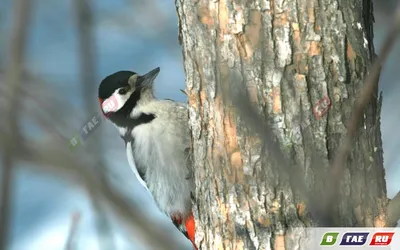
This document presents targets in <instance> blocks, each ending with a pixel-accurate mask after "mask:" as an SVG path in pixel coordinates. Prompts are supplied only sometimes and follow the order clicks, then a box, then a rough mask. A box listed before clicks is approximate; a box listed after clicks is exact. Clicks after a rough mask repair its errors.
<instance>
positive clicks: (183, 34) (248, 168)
mask: <svg viewBox="0 0 400 250" xmlns="http://www.w3.org/2000/svg"><path fill="white" fill-rule="evenodd" d="M176 5H177V12H178V17H179V22H180V41H181V43H182V46H183V55H184V60H185V72H186V82H187V94H188V98H189V109H190V112H189V116H190V125H191V129H192V137H193V149H192V150H193V154H194V155H193V159H194V169H195V171H194V172H195V173H194V174H195V178H196V208H195V216H196V221H197V225H196V226H197V231H198V234H197V238H196V241H197V244H198V246H199V247H200V248H201V249H270V248H273V249H278V248H279V249H283V248H280V246H281V245H282V244H283V243H284V240H283V237H282V236H280V235H287V234H288V233H289V234H290V232H291V231H292V230H294V228H295V227H296V228H297V229H298V230H301V228H302V227H304V226H307V225H312V224H313V220H312V219H311V218H310V216H309V214H308V213H307V211H309V210H310V209H307V207H305V205H304V202H303V200H302V199H301V198H300V196H299V195H298V194H297V193H298V192H297V191H298V190H296V189H295V188H293V183H291V182H290V181H289V178H288V176H287V174H286V175H285V174H282V171H279V168H281V166H279V165H278V164H276V163H275V162H276V161H274V160H273V159H274V157H275V156H274V155H271V152H268V151H266V150H265V145H264V142H263V141H262V140H260V139H259V138H258V137H256V136H254V135H253V134H251V133H250V131H249V129H248V124H246V121H244V120H243V119H241V117H240V116H237V115H235V113H234V112H233V109H232V107H231V106H232V105H231V103H229V102H227V101H226V100H227V99H225V98H223V96H222V93H225V92H229V89H231V88H232V77H231V75H232V74H234V75H236V76H237V77H235V78H234V80H233V81H238V82H239V84H240V85H241V86H242V88H243V89H246V90H247V93H248V96H249V98H250V99H251V102H252V103H255V104H256V106H257V107H258V111H259V113H260V114H261V115H262V117H264V119H265V121H266V122H267V121H268V122H269V123H270V125H271V126H272V127H273V132H274V133H275V135H276V137H277V138H278V141H279V144H280V145H281V150H282V151H283V152H284V154H285V155H286V156H287V157H288V158H290V159H291V161H293V163H294V164H296V166H299V167H301V168H302V169H301V171H302V173H303V174H304V178H305V179H306V182H307V186H308V187H309V188H310V189H311V190H313V192H312V195H313V196H315V197H323V196H324V191H326V190H327V188H328V187H327V186H326V185H325V183H326V182H325V179H324V178H322V175H323V174H326V173H327V171H328V170H329V166H330V161H331V160H332V158H333V156H334V154H335V152H336V150H337V148H338V146H339V143H340V141H341V138H342V137H343V136H344V134H345V132H346V124H347V122H348V119H349V117H350V113H351V108H352V107H353V103H354V101H355V98H356V96H357V91H358V90H359V89H360V87H361V86H362V81H363V79H364V77H365V74H366V73H367V67H369V66H370V62H371V61H372V59H373V58H374V49H373V43H372V38H373V35H372V3H371V1H369V0H357V1H340V0H339V1H337V0H318V1H317V0H309V1H306V0H303V1H300V0H298V1H296V0H286V1H282V0H271V1H267V0H248V1H244V0H219V1H211V0H199V1H189V0H186V1H185V0H176ZM222 90H223V91H222ZM377 92H378V90H376V91H375V96H374V98H372V101H371V104H370V105H369V106H368V108H367V110H366V112H365V114H364V120H363V121H362V124H361V125H360V128H359V131H358V135H357V138H356V140H355V141H354V144H353V150H352V153H351V155H350V157H349V159H348V161H347V166H346V170H345V174H344V178H343V180H341V181H342V182H341V188H340V191H339V193H340V201H339V202H338V203H337V204H336V206H335V207H334V209H333V218H334V224H335V226H376V225H378V223H379V218H378V215H379V214H380V213H381V212H382V211H383V209H384V207H385V205H386V203H387V199H386V187H385V179H384V169H383V158H382V141H381V133H380V103H381V100H378V97H377ZM326 96H327V97H329V99H325V100H330V103H331V107H330V109H329V111H328V113H327V114H325V115H323V116H322V117H321V118H319V119H317V117H316V116H315V115H314V113H313V107H314V105H316V104H317V103H318V101H319V100H321V99H323V98H324V97H326ZM316 161H317V162H318V164H315V162H316ZM285 244H286V249H295V246H294V245H291V244H299V243H298V241H296V240H295V239H293V238H292V239H291V238H290V237H286V242H285Z"/></svg>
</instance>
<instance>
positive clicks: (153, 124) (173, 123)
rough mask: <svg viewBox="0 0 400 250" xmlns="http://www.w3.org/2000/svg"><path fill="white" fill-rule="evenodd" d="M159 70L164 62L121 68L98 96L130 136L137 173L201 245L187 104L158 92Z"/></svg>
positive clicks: (129, 146) (108, 115)
mask: <svg viewBox="0 0 400 250" xmlns="http://www.w3.org/2000/svg"><path fill="white" fill-rule="evenodd" d="M159 72H160V68H159V67H158V68H155V69H153V70H151V71H150V72H148V73H146V74H144V75H139V74H137V73H135V72H133V71H118V72H116V73H114V74H111V75H109V76H107V77H106V78H104V79H103V80H102V81H101V83H100V86H99V90H98V98H99V102H100V107H101V111H102V112H103V114H104V116H105V117H106V118H107V119H108V120H109V121H111V122H112V123H113V124H114V126H115V127H116V128H117V129H118V131H119V134H120V136H121V138H122V139H123V140H124V142H125V149H126V154H127V157H128V162H129V165H130V167H131V168H132V170H133V172H134V174H135V175H136V177H137V179H138V180H139V182H140V183H141V184H142V185H143V186H144V187H145V188H146V189H147V190H148V191H150V193H151V194H152V196H153V199H154V200H155V202H156V204H157V206H158V208H159V209H160V210H161V211H162V212H163V213H165V214H166V215H167V216H169V217H170V218H171V220H172V222H173V223H174V225H175V226H176V227H177V228H178V229H179V230H180V231H181V232H182V233H183V234H185V236H186V237H187V238H188V239H189V240H190V241H191V242H192V243H193V246H194V248H195V249H197V248H196V246H195V243H194V237H195V222H194V217H193V214H192V199H193V192H194V181H193V177H192V171H191V165H190V157H189V145H190V132H189V128H188V112H187V107H186V105H185V104H183V103H179V102H175V101H172V100H159V99H157V98H155V96H154V91H153V83H154V80H155V78H156V77H157V75H158V73H159Z"/></svg>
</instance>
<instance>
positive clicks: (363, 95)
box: [323, 1, 400, 213]
mask: <svg viewBox="0 0 400 250" xmlns="http://www.w3.org/2000/svg"><path fill="white" fill-rule="evenodd" d="M392 24H393V26H392V27H391V29H390V30H389V32H388V34H387V36H386V39H385V40H384V43H383V46H382V50H381V53H380V55H379V57H377V59H376V60H375V62H374V63H373V65H372V67H371V69H370V72H369V75H368V76H367V77H366V78H365V80H364V86H363V87H362V88H361V90H360V96H359V98H358V99H357V100H356V102H355V106H354V108H353V111H352V116H351V118H350V121H349V123H348V126H347V134H346V136H345V137H344V139H343V141H342V143H341V145H340V147H339V149H338V152H337V154H336V157H335V158H334V160H333V163H332V167H331V169H332V170H331V171H330V173H329V176H328V177H327V178H326V180H327V181H328V183H329V185H328V187H329V189H328V190H327V194H326V196H325V200H324V202H323V211H326V212H327V213H329V212H330V211H331V209H330V208H332V207H333V205H334V204H335V203H337V198H338V190H339V185H340V183H341V179H342V177H343V173H344V170H345V162H346V160H347V158H348V155H349V153H350V151H351V145H352V144H353V143H352V142H353V139H354V137H355V136H356V132H357V129H358V125H359V123H360V120H361V118H362V116H363V114H364V110H365V108H366V107H367V105H368V103H369V102H370V100H371V97H372V95H373V91H374V89H376V86H377V85H378V81H379V74H380V69H381V66H382V65H383V64H384V62H385V61H386V59H387V57H388V56H389V53H390V51H391V49H392V47H393V44H394V43H395V41H396V38H397V35H398V34H399V31H400V1H399V4H398V7H397V9H396V12H395V13H394V17H393V22H392Z"/></svg>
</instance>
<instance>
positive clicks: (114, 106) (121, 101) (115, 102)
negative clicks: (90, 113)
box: [101, 89, 132, 114]
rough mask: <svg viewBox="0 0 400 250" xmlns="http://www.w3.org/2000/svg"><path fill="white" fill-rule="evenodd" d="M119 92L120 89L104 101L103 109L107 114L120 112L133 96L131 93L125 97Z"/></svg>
mask: <svg viewBox="0 0 400 250" xmlns="http://www.w3.org/2000/svg"><path fill="white" fill-rule="evenodd" d="M118 91H119V89H117V90H115V91H114V93H113V94H112V95H111V96H110V97H109V98H107V99H105V100H104V101H103V103H102V105H101V108H102V109H103V111H104V113H105V114H107V113H110V112H116V111H118V110H120V109H121V108H122V107H123V106H124V105H125V103H126V101H128V99H129V97H130V96H131V94H132V92H131V91H129V92H128V93H126V94H125V95H120V94H118Z"/></svg>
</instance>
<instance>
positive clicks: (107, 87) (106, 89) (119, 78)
mask: <svg viewBox="0 0 400 250" xmlns="http://www.w3.org/2000/svg"><path fill="white" fill-rule="evenodd" d="M134 74H136V73H135V72H133V71H127V70H124V71H118V72H116V73H114V74H112V75H109V76H107V77H106V78H104V79H103V81H101V83H100V86H99V98H101V99H103V100H104V99H107V98H108V97H110V96H111V95H112V94H113V93H114V91H115V90H116V89H118V88H121V87H126V86H128V85H129V84H128V80H129V77H131V76H133V75H134Z"/></svg>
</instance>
